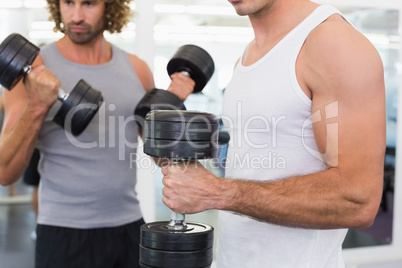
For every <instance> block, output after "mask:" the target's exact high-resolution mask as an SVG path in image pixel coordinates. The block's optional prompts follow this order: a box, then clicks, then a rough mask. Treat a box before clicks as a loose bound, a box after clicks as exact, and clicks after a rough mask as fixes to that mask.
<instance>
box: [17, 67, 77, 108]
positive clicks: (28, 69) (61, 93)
mask: <svg viewBox="0 0 402 268" xmlns="http://www.w3.org/2000/svg"><path fill="white" fill-rule="evenodd" d="M31 70H32V65H26V66H25V67H24V68H23V72H24V74H25V75H27V74H29V73H30V72H31ZM68 96H69V94H68V93H66V92H65V91H64V90H63V89H61V88H59V95H58V97H57V99H58V100H60V101H65V100H66V99H67V98H68Z"/></svg>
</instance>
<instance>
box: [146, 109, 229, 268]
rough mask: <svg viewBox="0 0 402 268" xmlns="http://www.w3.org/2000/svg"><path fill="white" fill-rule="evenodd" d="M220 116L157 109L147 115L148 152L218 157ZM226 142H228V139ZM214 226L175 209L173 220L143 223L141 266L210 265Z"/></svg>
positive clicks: (176, 158)
mask: <svg viewBox="0 0 402 268" xmlns="http://www.w3.org/2000/svg"><path fill="white" fill-rule="evenodd" d="M219 134H220V133H219V120H218V118H217V117H216V116H215V115H213V114H211V113H205V112H196V111H180V110H153V111H151V112H149V113H148V114H147V115H146V118H145V126H144V153H145V154H147V155H150V156H153V157H157V158H168V159H170V160H171V161H173V162H187V163H190V162H189V161H191V160H197V159H209V158H215V157H217V155H218V149H219V146H218V145H219V140H218V138H219V136H220V135H219ZM224 142H228V139H227V140H224ZM213 230H214V229H213V227H212V226H209V225H206V224H203V223H195V222H186V221H185V215H184V214H180V213H174V212H172V216H171V219H170V221H161V222H153V223H146V224H144V225H142V226H141V238H140V265H141V267H144V268H146V267H158V268H162V267H181V268H207V267H210V266H211V263H212V259H213Z"/></svg>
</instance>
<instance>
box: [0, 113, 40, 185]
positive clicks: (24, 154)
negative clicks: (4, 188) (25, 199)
mask: <svg viewBox="0 0 402 268" xmlns="http://www.w3.org/2000/svg"><path fill="white" fill-rule="evenodd" d="M45 116H46V114H45V112H44V111H38V110H35V109H32V108H30V107H25V109H24V110H23V111H22V113H21V115H20V116H19V117H18V118H17V119H16V120H15V122H14V123H13V124H10V125H7V128H5V129H4V131H3V133H2V135H1V138H0V184H1V185H8V184H11V183H13V182H15V181H17V180H18V179H19V178H20V177H21V175H22V173H23V172H24V170H25V168H26V166H27V164H28V162H29V160H30V158H31V156H32V152H33V150H34V148H35V143H36V139H37V136H38V133H39V130H40V128H41V125H42V123H43V120H44V118H45ZM8 126H9V127H8Z"/></svg>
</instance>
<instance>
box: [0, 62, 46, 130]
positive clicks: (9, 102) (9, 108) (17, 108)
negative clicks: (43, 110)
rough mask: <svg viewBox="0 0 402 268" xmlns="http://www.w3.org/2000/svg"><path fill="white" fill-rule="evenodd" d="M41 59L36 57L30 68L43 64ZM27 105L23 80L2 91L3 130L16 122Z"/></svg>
mask: <svg viewBox="0 0 402 268" xmlns="http://www.w3.org/2000/svg"><path fill="white" fill-rule="evenodd" d="M43 63H44V62H43V59H42V57H41V56H40V55H38V56H37V57H36V59H35V61H34V62H33V63H32V67H33V68H35V66H38V65H41V64H43ZM26 103H27V94H26V91H25V86H24V83H23V79H21V81H19V82H18V83H17V85H16V86H15V87H14V88H13V89H11V90H7V89H4V122H3V129H4V131H8V130H9V128H11V126H12V125H14V123H15V122H16V121H17V119H18V118H19V117H20V115H21V114H22V111H23V110H24V107H25V106H26Z"/></svg>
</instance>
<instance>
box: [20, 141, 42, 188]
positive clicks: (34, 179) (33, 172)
mask: <svg viewBox="0 0 402 268" xmlns="http://www.w3.org/2000/svg"><path fill="white" fill-rule="evenodd" d="M39 158H40V153H39V150H38V149H35V150H34V152H33V154H32V157H31V161H29V164H28V167H27V169H26V170H25V172H24V182H25V183H26V184H28V185H31V186H38V185H39V181H40V176H39V172H38V164H39Z"/></svg>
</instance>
